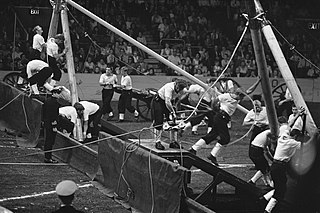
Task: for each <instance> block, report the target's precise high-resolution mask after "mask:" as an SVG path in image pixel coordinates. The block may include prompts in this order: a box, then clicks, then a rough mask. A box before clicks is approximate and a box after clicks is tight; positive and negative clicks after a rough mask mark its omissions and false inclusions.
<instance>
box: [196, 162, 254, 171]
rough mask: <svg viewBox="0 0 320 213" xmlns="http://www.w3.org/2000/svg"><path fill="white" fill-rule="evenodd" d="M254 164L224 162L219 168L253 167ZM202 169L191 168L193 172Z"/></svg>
mask: <svg viewBox="0 0 320 213" xmlns="http://www.w3.org/2000/svg"><path fill="white" fill-rule="evenodd" d="M251 166H254V164H229V163H224V164H219V166H218V168H220V169H229V168H246V167H251ZM201 171H202V170H201V169H194V170H191V172H201Z"/></svg>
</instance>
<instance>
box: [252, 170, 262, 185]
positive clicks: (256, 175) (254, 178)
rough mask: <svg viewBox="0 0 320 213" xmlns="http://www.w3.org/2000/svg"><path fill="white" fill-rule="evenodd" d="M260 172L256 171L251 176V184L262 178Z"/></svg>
mask: <svg viewBox="0 0 320 213" xmlns="http://www.w3.org/2000/svg"><path fill="white" fill-rule="evenodd" d="M262 175H263V174H262V172H261V171H260V170H259V171H257V172H256V173H255V174H254V175H253V177H252V178H251V181H252V182H254V183H255V182H257V180H259V179H260V178H261V177H262Z"/></svg>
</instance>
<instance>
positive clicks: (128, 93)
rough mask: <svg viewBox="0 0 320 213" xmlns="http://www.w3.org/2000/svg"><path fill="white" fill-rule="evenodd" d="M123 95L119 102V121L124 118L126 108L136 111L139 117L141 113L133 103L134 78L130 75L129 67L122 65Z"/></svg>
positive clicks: (132, 111) (135, 115)
mask: <svg viewBox="0 0 320 213" xmlns="http://www.w3.org/2000/svg"><path fill="white" fill-rule="evenodd" d="M121 73H122V76H121V85H120V86H121V88H122V91H121V95H120V97H119V102H118V112H119V122H122V121H123V120H124V113H125V111H126V109H127V110H128V111H129V112H131V113H134V117H135V118H136V119H138V117H139V113H138V111H137V110H136V109H135V108H134V107H133V106H132V105H131V100H132V80H131V77H130V76H129V75H128V68H127V67H122V68H121Z"/></svg>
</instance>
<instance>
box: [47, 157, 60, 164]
mask: <svg viewBox="0 0 320 213" xmlns="http://www.w3.org/2000/svg"><path fill="white" fill-rule="evenodd" d="M44 162H45V163H58V161H56V160H53V159H52V158H51V159H47V158H45V159H44Z"/></svg>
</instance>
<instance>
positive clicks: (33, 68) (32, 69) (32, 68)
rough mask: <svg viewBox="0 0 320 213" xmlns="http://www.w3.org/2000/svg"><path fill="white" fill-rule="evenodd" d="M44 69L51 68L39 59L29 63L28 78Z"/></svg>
mask: <svg viewBox="0 0 320 213" xmlns="http://www.w3.org/2000/svg"><path fill="white" fill-rule="evenodd" d="M44 67H49V64H47V63H46V62H44V61H41V60H37V59H35V60H32V61H29V63H28V64H27V74H28V78H30V77H31V76H32V75H34V74H35V73H37V72H39V71H40V70H42V69H43V68H44Z"/></svg>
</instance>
